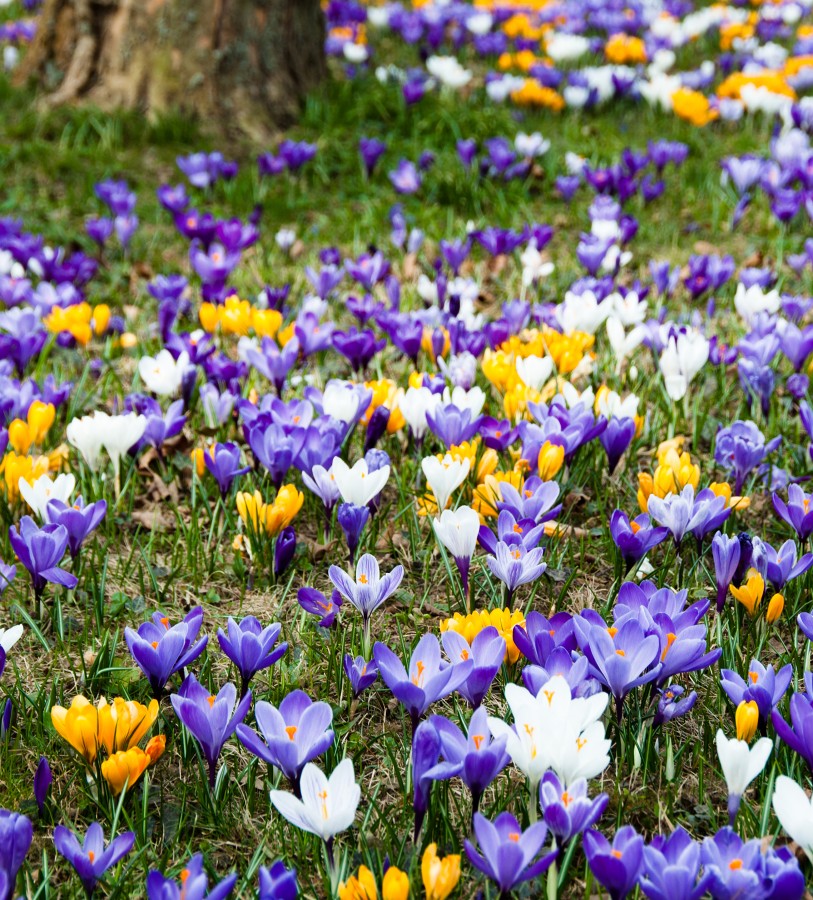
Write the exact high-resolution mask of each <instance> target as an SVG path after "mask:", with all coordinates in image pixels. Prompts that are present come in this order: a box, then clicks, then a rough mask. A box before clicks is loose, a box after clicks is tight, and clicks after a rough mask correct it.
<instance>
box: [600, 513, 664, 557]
mask: <svg viewBox="0 0 813 900" xmlns="http://www.w3.org/2000/svg"><path fill="white" fill-rule="evenodd" d="M668 534H669V529H668V528H665V527H663V526H658V527H653V525H652V523H651V521H650V519H649V516H648V515H647V514H646V513H641V515H640V516H636V518H634V519H632V520H630V517H629V516H628V515H627V514H626V513H625V512H624V511H623V510H621V509H616V510H614V511H613V514H612V516H611V517H610V535H611V536H612V539H613V541H614V542H615V545H616V547H618V549H619V551H620V552H621V558H622V559H623V560H624V565H625V566H626V568H627V570H629V569H631V568H632V567H633V566H634V565H635V564H636V563H638V562H639V561H640V560H642V559H643V558H644V557H645V556H646V555H647V553H649V551H650V550H651V549H652V548H653V547H657V545H658V544H660V543H662V542H663V541H665V540H666V537H667V535H668Z"/></svg>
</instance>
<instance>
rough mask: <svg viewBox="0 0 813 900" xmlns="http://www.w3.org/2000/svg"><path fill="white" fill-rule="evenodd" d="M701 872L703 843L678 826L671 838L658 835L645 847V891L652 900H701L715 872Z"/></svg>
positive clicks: (643, 878)
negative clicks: (701, 848) (701, 845)
mask: <svg viewBox="0 0 813 900" xmlns="http://www.w3.org/2000/svg"><path fill="white" fill-rule="evenodd" d="M699 874H700V844H698V843H697V842H696V841H693V840H692V838H691V837H690V836H689V834H688V833H687V832H686V831H685V830H684V829H683V828H681V827H680V826H678V827H677V828H676V829H675V830H674V831H673V832H672V834H670V835H669V837H664V836H662V835H659V834H658V835H655V837H654V838H653V839H652V843H651V844H649V846H646V847H644V867H643V871H642V872H641V876H640V886H641V890H642V891H643V892H644V894H646V896H647V897H650V898H651V900H700V897H702V896H703V895H704V894H705V893H706V891H707V890H708V888H709V883H710V882H711V880H712V875H711V873H709V872H704V874H703V875H701V876H700V877H699V878H698V875H699Z"/></svg>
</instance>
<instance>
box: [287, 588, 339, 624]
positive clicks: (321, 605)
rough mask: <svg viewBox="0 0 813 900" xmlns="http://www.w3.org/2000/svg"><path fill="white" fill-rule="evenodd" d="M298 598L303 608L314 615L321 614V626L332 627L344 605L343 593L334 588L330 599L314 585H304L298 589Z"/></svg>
mask: <svg viewBox="0 0 813 900" xmlns="http://www.w3.org/2000/svg"><path fill="white" fill-rule="evenodd" d="M296 599H297V602H298V603H299V605H300V606H301V607H302V609H304V610H305V612H306V613H310V614H311V615H312V616H319V622H318V623H317V624H318V625H319V627H320V628H330V627H331V626H332V625H333V624H334V622H335V621H336V614H337V613H338V611H339V608H340V607H341V605H342V595H341V594H340V593H339V592H338V591H336V590H334V591H333V593H332V594H331V595H330V599H329V600H328V598H327V597H325V595H324V594H323V593H322V592H321V591H319V590H317V589H316V588H312V587H303V588H300V589H299V590H298V591H297V594H296Z"/></svg>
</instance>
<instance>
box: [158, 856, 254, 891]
mask: <svg viewBox="0 0 813 900" xmlns="http://www.w3.org/2000/svg"><path fill="white" fill-rule="evenodd" d="M236 882H237V873H236V872H233V873H232V874H231V875H227V876H226V877H225V878H224V879H223V880H222V881H221V882H219V883H218V884H216V885H214V886H213V887H212V889H211V890H209V876H208V875H207V874H206V872H205V871H204V868H203V854H202V853H196V854H195V855H194V856H193V857H191V858H190V860H189V862H188V863H187V864H186V865H185V866H184V868H183V871H182V872H181V880H180V883H179V882H177V881H176V880H175V879H174V878H168V877H166V876H165V875H163V874H162V873H161V872H159V871H157V870H156V869H152V870H151V871H150V874H149V875H148V876H147V900H224V898H226V897H228V896H229V894H231V892H232V890H233V889H234V885H235V884H236Z"/></svg>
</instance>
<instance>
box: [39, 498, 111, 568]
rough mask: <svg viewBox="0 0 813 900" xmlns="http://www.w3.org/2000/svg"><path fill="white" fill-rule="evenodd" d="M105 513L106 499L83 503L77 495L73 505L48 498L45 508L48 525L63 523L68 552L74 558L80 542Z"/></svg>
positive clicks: (96, 525) (92, 530)
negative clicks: (65, 530) (66, 532)
mask: <svg viewBox="0 0 813 900" xmlns="http://www.w3.org/2000/svg"><path fill="white" fill-rule="evenodd" d="M106 514H107V501H106V500H97V501H96V502H95V503H89V504H88V505H87V506H86V505H85V501H84V500H83V499H82V498H81V497H77V498H76V500H75V502H74V503H73V505H68V504H67V503H63V502H62V501H61V500H49V501H48V505H47V506H46V508H45V518H46V521H47V522H48V523H49V524H50V525H64V526H65V528H66V529H67V531H68V552H69V553H70V555H71V558H72V559H76V557H77V556H78V555H79V551H80V550H81V549H82V544H84V542H85V541H86V540H87V538H88V536H89V535H90V534H92V533H93V532H94V531H95V530H96V529H97V528H98V527H99V525H100V524H101V522H102V519H103V518H104V517H105V515H106Z"/></svg>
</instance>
